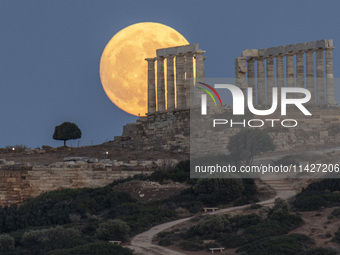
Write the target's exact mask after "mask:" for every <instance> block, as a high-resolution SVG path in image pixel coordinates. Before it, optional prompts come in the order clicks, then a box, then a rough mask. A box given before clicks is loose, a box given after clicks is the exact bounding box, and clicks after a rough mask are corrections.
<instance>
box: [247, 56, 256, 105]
mask: <svg viewBox="0 0 340 255" xmlns="http://www.w3.org/2000/svg"><path fill="white" fill-rule="evenodd" d="M247 65H248V77H247V79H248V86H249V87H250V88H252V89H253V104H256V87H255V66H254V58H249V59H248V60H247Z"/></svg>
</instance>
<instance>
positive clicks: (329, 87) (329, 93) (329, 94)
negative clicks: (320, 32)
mask: <svg viewBox="0 0 340 255" xmlns="http://www.w3.org/2000/svg"><path fill="white" fill-rule="evenodd" d="M333 49H334V47H331V48H327V49H326V98H327V103H328V104H330V105H335V104H336V101H335V98H334V73H333Z"/></svg>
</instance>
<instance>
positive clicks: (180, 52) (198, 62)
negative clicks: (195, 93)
mask: <svg viewBox="0 0 340 255" xmlns="http://www.w3.org/2000/svg"><path fill="white" fill-rule="evenodd" d="M204 53H205V51H203V50H200V49H199V45H198V44H189V45H185V46H179V47H171V48H164V49H158V50H157V51H156V55H157V57H155V58H147V59H146V61H147V62H148V114H149V115H150V114H153V113H155V112H164V111H172V110H175V109H180V110H183V109H188V108H189V107H190V85H192V84H191V83H193V82H194V81H198V82H199V81H200V80H202V79H204V59H205V57H203V54H204ZM165 59H166V67H165V66H164V62H165V61H164V60H165ZM155 66H157V75H156V71H155V69H156V68H155ZM165 68H166V73H167V75H166V77H165ZM156 78H157V89H156ZM165 80H166V83H165ZM156 90H157V93H156ZM156 94H157V98H156Z"/></svg>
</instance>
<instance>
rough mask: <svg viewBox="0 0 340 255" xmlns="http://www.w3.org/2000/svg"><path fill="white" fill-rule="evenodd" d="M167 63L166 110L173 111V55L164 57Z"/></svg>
mask: <svg viewBox="0 0 340 255" xmlns="http://www.w3.org/2000/svg"><path fill="white" fill-rule="evenodd" d="M166 63H167V74H166V78H167V79H166V80H167V110H174V109H175V76H174V55H169V56H167V57H166Z"/></svg>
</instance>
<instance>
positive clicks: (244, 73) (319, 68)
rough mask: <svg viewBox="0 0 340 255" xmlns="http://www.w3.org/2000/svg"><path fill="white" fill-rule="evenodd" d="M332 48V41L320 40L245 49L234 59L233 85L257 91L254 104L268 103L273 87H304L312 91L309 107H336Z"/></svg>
mask: <svg viewBox="0 0 340 255" xmlns="http://www.w3.org/2000/svg"><path fill="white" fill-rule="evenodd" d="M333 49H334V47H333V40H319V41H313V42H306V43H297V44H290V45H284V46H279V47H271V48H265V49H247V50H244V51H242V54H241V57H238V58H235V76H236V83H237V85H238V86H239V87H240V88H242V89H244V88H246V87H252V88H253V90H255V91H256V93H254V94H253V95H255V96H256V98H253V101H254V102H257V105H268V104H271V102H272V88H273V87H275V86H276V87H277V88H280V87H285V86H286V87H301V88H307V89H308V90H309V91H310V92H311V96H312V99H311V101H310V103H311V104H315V105H318V106H322V105H331V106H332V105H336V104H337V103H336V101H335V98H334V73H333ZM314 55H315V66H316V68H315V69H316V70H314ZM294 56H295V57H294ZM304 56H305V57H304ZM294 58H295V65H294ZM304 58H305V61H304ZM324 61H325V62H324ZM274 62H276V65H274ZM255 63H256V64H255ZM304 63H306V66H305V64H304ZM284 65H285V68H284ZM294 66H295V68H294ZM255 69H256V70H255ZM325 69H326V70H325ZM255 73H256V75H255ZM275 73H276V77H275ZM265 74H266V75H265ZM284 74H285V75H284Z"/></svg>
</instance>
